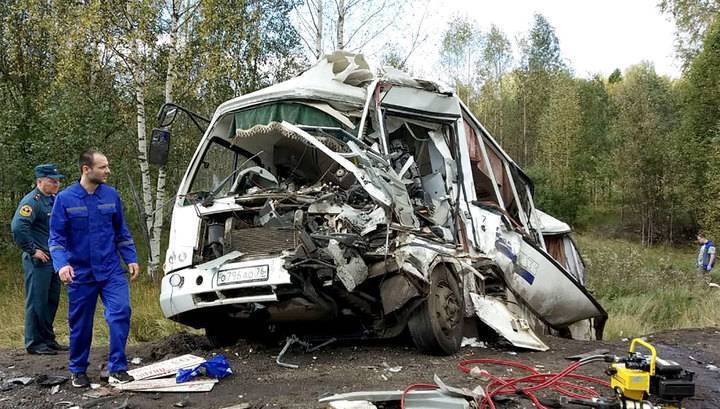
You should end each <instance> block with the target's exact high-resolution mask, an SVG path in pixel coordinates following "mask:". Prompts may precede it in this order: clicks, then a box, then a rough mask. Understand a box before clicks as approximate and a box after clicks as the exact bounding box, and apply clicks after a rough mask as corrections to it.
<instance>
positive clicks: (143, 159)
mask: <svg viewBox="0 0 720 409" xmlns="http://www.w3.org/2000/svg"><path fill="white" fill-rule="evenodd" d="M134 77H135V78H134V82H135V84H134V85H135V111H136V114H137V140H138V163H139V165H140V178H141V180H142V198H143V208H144V213H145V214H143V215H141V216H142V217H144V219H145V220H144V221H145V229H146V231H147V232H148V234H150V229H151V227H152V220H151V218H152V212H153V207H152V188H151V187H150V183H151V181H152V177H151V175H150V166H149V164H148V153H147V131H146V127H145V123H146V116H145V72H144V69H143V67H142V66H141V65H140V64H137V67H135V73H134Z"/></svg>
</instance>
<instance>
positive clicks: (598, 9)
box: [409, 0, 680, 78]
mask: <svg viewBox="0 0 720 409" xmlns="http://www.w3.org/2000/svg"><path fill="white" fill-rule="evenodd" d="M657 3H658V0H604V1H597V0H593V1H590V0H576V1H570V0H534V1H531V0H494V1H488V0H470V1H468V0H466V1H462V0H429V4H428V7H429V10H430V12H428V13H427V16H426V17H425V20H424V21H423V32H425V33H427V34H428V38H427V40H426V41H425V42H424V43H423V45H422V47H420V48H418V50H417V51H416V53H415V54H413V55H412V57H411V58H410V60H409V63H410V65H411V66H412V67H413V69H414V70H417V71H419V72H418V74H421V75H423V74H432V73H433V71H437V66H438V62H437V50H438V49H439V43H440V36H441V35H442V32H443V31H444V29H445V27H446V26H447V22H448V21H450V20H451V19H452V17H453V16H455V15H462V16H467V17H468V18H470V19H474V20H475V21H476V22H477V23H478V25H479V27H480V28H481V29H482V30H483V31H487V30H488V29H489V28H490V25H491V24H495V25H497V26H498V27H500V28H501V29H502V30H503V31H504V32H505V34H506V35H507V37H508V39H509V40H510V41H511V43H513V46H514V47H515V44H516V42H515V39H516V38H519V37H520V36H523V35H526V33H527V32H528V31H529V29H530V27H531V25H532V23H533V15H534V14H535V13H540V14H542V15H544V16H545V18H546V19H547V20H548V21H549V22H550V24H552V25H553V27H555V33H556V35H557V37H558V40H559V42H560V50H561V54H562V56H563V58H565V59H566V61H567V62H568V63H569V65H570V66H571V67H572V68H573V69H574V71H575V74H576V75H577V76H579V77H585V78H587V77H590V76H592V75H593V74H595V73H600V74H602V75H604V76H608V75H609V74H610V73H612V71H613V70H615V68H620V70H621V71H624V70H625V69H626V68H627V67H628V66H631V65H633V64H637V63H639V62H641V61H643V60H645V61H650V62H652V63H653V64H654V66H655V70H656V71H657V73H658V74H660V75H667V76H670V77H673V78H678V77H679V76H680V63H679V61H678V60H676V58H675V53H674V49H673V41H674V32H675V26H674V23H673V22H672V21H671V20H670V19H669V17H668V16H667V15H664V14H661V13H660V10H659V8H658V7H657ZM422 11H423V10H419V9H418V8H416V9H415V10H414V12H413V14H414V15H413V17H412V20H414V21H419V20H420V15H421V12H422Z"/></svg>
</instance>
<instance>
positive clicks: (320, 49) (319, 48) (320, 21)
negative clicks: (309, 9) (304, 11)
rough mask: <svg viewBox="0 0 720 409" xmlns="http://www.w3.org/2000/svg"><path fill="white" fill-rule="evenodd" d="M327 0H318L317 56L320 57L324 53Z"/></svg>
mask: <svg viewBox="0 0 720 409" xmlns="http://www.w3.org/2000/svg"><path fill="white" fill-rule="evenodd" d="M324 1H325V0H317V8H316V12H317V21H316V26H315V57H317V59H320V57H322V55H323V3H324Z"/></svg>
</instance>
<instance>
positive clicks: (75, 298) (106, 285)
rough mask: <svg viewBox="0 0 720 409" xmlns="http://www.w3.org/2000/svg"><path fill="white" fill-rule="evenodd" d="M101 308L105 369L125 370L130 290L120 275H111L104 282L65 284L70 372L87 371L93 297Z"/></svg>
mask: <svg viewBox="0 0 720 409" xmlns="http://www.w3.org/2000/svg"><path fill="white" fill-rule="evenodd" d="M98 296H100V299H101V300H102V303H103V306H104V307H105V322H107V325H108V329H109V332H110V353H109V354H108V370H109V371H110V372H111V373H112V372H118V371H124V370H127V358H126V357H125V344H126V343H127V338H128V334H129V332H130V291H129V288H128V281H127V278H125V275H124V274H112V275H110V277H109V278H108V279H107V280H104V281H91V282H84V283H79V282H73V283H71V284H70V285H68V323H69V325H70V372H72V373H82V372H86V371H87V367H88V356H89V355H90V346H91V344H92V335H93V318H94V317H95V307H96V304H97V298H98Z"/></svg>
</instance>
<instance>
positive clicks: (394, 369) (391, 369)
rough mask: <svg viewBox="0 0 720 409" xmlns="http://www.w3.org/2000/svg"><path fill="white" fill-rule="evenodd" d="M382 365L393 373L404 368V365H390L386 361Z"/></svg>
mask: <svg viewBox="0 0 720 409" xmlns="http://www.w3.org/2000/svg"><path fill="white" fill-rule="evenodd" d="M382 366H383V368H385V370H386V371H387V372H392V373H398V372H400V371H402V368H403V367H402V366H399V365H398V366H390V365H388V363H387V362H385V361H383V363H382Z"/></svg>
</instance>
